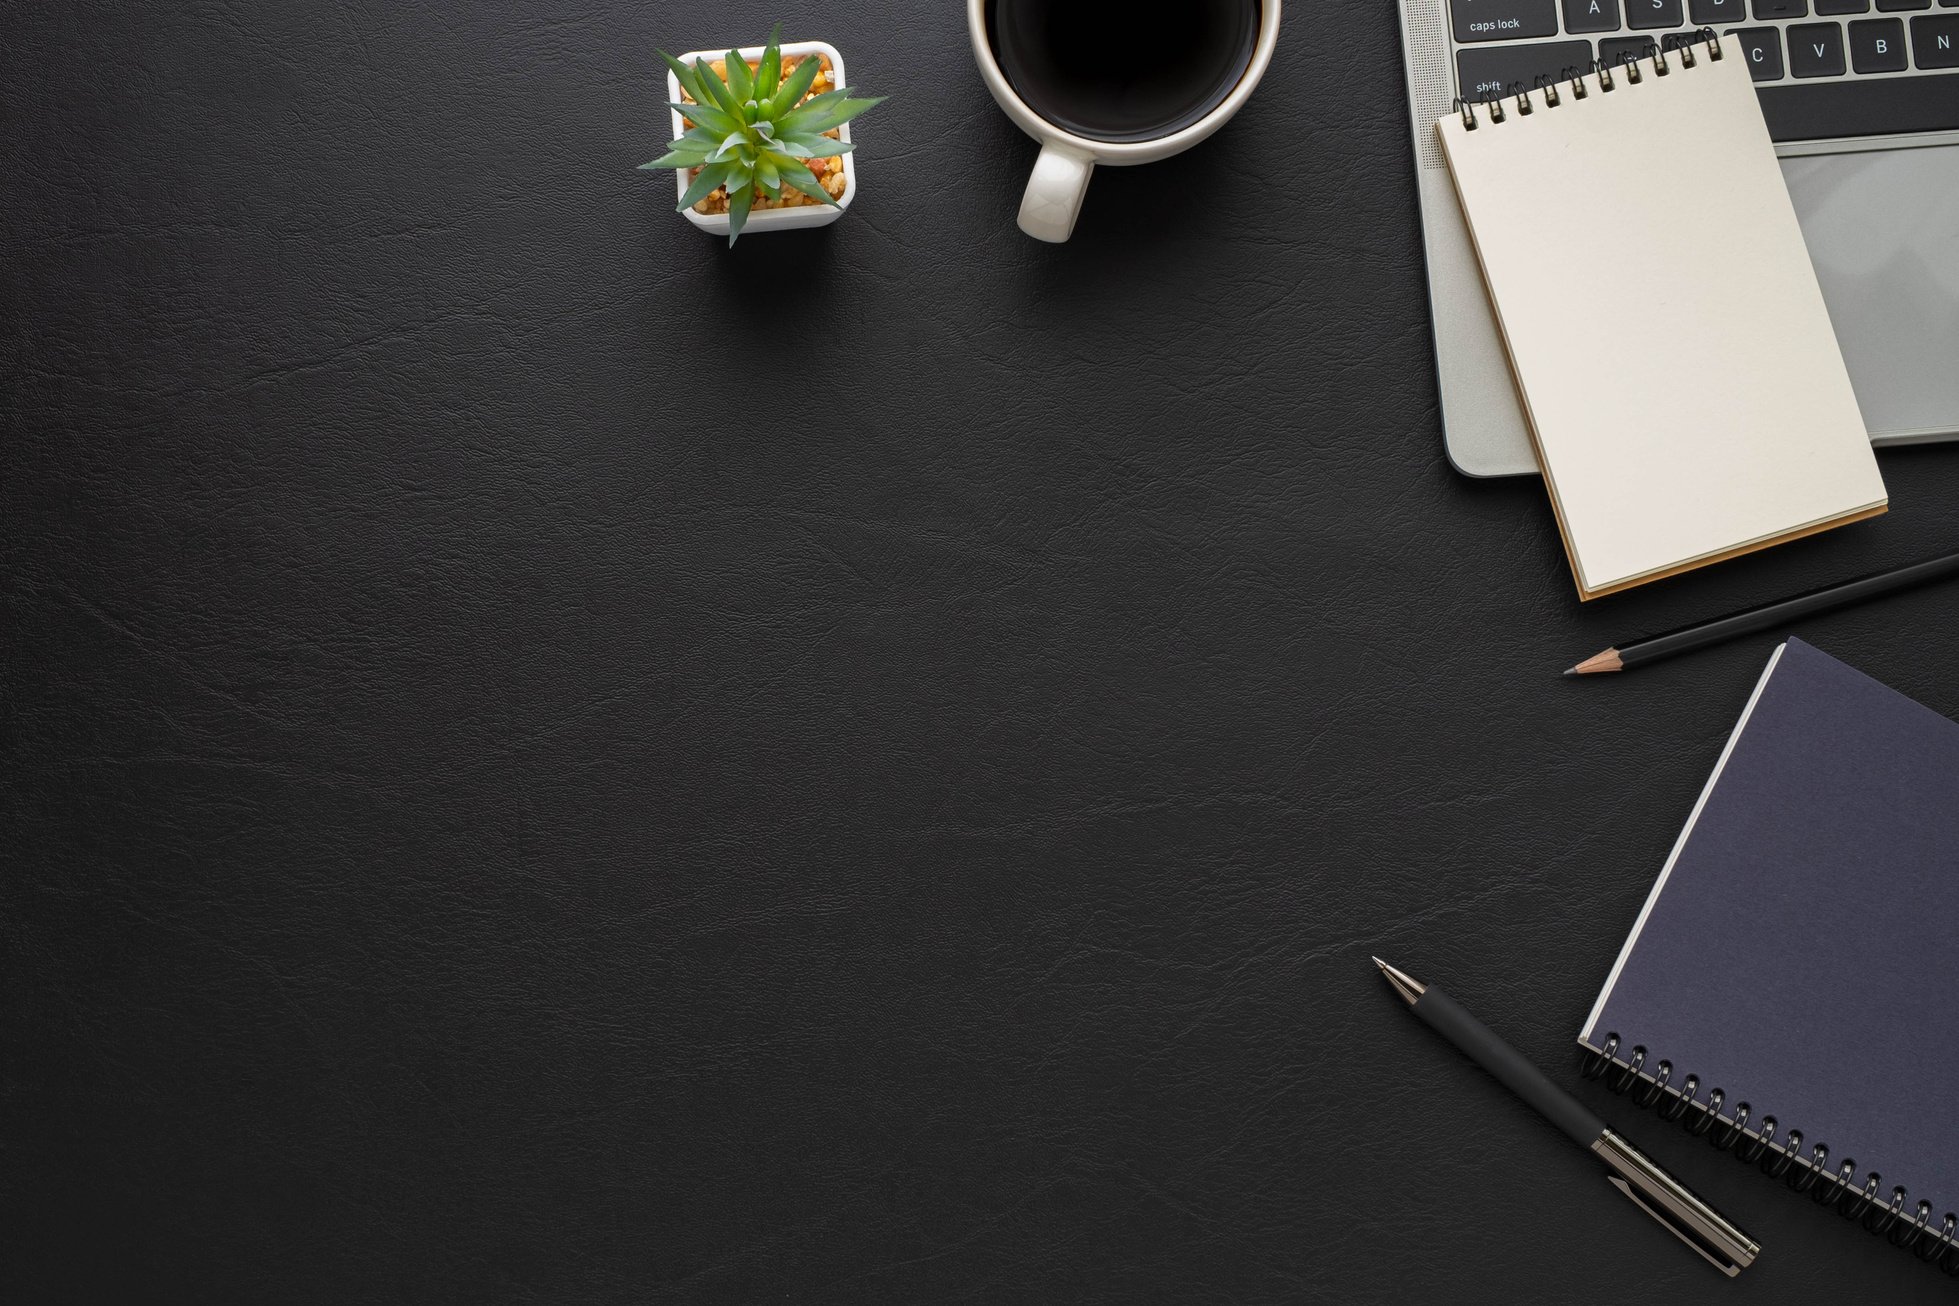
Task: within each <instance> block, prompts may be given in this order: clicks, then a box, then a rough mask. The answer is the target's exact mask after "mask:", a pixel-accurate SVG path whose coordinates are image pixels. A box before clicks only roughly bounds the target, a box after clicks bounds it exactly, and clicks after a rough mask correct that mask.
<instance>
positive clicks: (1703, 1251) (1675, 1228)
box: [1605, 1174, 1741, 1279]
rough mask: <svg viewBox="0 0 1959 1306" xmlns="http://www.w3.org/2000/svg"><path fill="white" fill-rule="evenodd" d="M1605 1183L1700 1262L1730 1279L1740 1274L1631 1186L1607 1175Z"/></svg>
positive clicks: (1613, 1176)
mask: <svg viewBox="0 0 1959 1306" xmlns="http://www.w3.org/2000/svg"><path fill="white" fill-rule="evenodd" d="M1605 1182H1607V1183H1609V1184H1611V1185H1612V1186H1613V1187H1614V1188H1617V1189H1618V1190H1619V1191H1620V1192H1622V1193H1624V1194H1625V1195H1626V1196H1627V1197H1630V1198H1631V1199H1632V1203H1633V1205H1634V1206H1637V1207H1638V1208H1639V1209H1640V1210H1642V1211H1644V1212H1646V1214H1648V1215H1650V1216H1652V1217H1653V1218H1654V1219H1655V1220H1658V1221H1659V1222H1660V1224H1661V1226H1662V1227H1664V1228H1665V1229H1666V1231H1667V1232H1668V1233H1670V1234H1672V1235H1673V1236H1674V1237H1676V1238H1678V1239H1679V1240H1680V1241H1681V1242H1683V1243H1686V1244H1687V1245H1688V1246H1689V1247H1691V1248H1693V1249H1694V1252H1695V1253H1696V1254H1697V1255H1698V1256H1699V1257H1700V1258H1701V1259H1702V1260H1704V1261H1706V1262H1707V1263H1708V1264H1709V1265H1712V1266H1713V1267H1714V1268H1715V1269H1717V1270H1719V1271H1721V1273H1723V1274H1725V1275H1727V1276H1728V1277H1729V1278H1730V1279H1732V1278H1734V1277H1735V1276H1736V1275H1737V1274H1740V1273H1741V1267H1740V1266H1739V1265H1736V1264H1735V1263H1734V1262H1733V1261H1731V1260H1729V1259H1728V1258H1726V1257H1724V1256H1716V1255H1715V1254H1714V1253H1713V1252H1711V1251H1709V1250H1708V1249H1707V1248H1706V1247H1703V1246H1702V1245H1701V1242H1700V1240H1699V1239H1698V1238H1695V1237H1694V1236H1693V1235H1692V1234H1690V1233H1688V1232H1687V1230H1685V1229H1683V1228H1681V1227H1680V1225H1679V1224H1677V1223H1675V1221H1674V1219H1673V1217H1672V1216H1670V1215H1669V1214H1668V1213H1667V1212H1666V1211H1664V1210H1662V1209H1661V1208H1660V1207H1657V1206H1655V1205H1653V1204H1652V1203H1651V1202H1649V1201H1647V1200H1646V1199H1645V1198H1644V1197H1641V1196H1640V1195H1639V1194H1638V1193H1636V1192H1634V1191H1633V1186H1632V1185H1631V1184H1629V1183H1627V1182H1626V1181H1625V1180H1623V1179H1621V1178H1620V1177H1619V1176H1618V1175H1616V1174H1612V1175H1607V1176H1606V1177H1605Z"/></svg>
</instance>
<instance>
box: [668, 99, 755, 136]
mask: <svg viewBox="0 0 1959 1306" xmlns="http://www.w3.org/2000/svg"><path fill="white" fill-rule="evenodd" d="M667 107H668V108H669V109H678V110H679V111H680V116H681V117H683V118H685V119H686V120H687V121H688V122H691V123H693V124H694V128H695V130H696V131H698V130H700V129H701V128H703V127H705V128H706V129H707V130H708V131H711V132H713V133H715V134H716V135H725V134H727V133H728V132H731V131H739V130H740V129H741V125H742V124H741V123H740V122H738V121H736V120H735V119H733V118H731V117H729V116H728V114H727V112H726V111H725V110H722V109H719V108H716V107H715V106H714V105H712V104H681V103H680V102H679V101H677V100H669V101H668V102H667ZM690 134H691V133H690Z"/></svg>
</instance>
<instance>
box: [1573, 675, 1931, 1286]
mask: <svg viewBox="0 0 1959 1306" xmlns="http://www.w3.org/2000/svg"><path fill="white" fill-rule="evenodd" d="M1578 1041H1579V1042H1580V1043H1581V1044H1583V1045H1584V1046H1586V1047H1588V1048H1590V1049H1591V1050H1592V1051H1593V1052H1594V1053H1596V1054H1598V1057H1597V1058H1595V1060H1594V1063H1593V1064H1594V1069H1595V1070H1597V1071H1603V1072H1604V1073H1606V1074H1609V1075H1610V1076H1612V1078H1613V1080H1614V1086H1615V1087H1618V1088H1621V1089H1622V1090H1630V1092H1631V1093H1632V1095H1633V1096H1634V1097H1635V1098H1636V1099H1638V1100H1639V1101H1641V1102H1642V1103H1646V1104H1650V1105H1654V1106H1657V1107H1658V1108H1659V1109H1660V1111H1661V1112H1662V1114H1667V1115H1676V1116H1680V1117H1682V1118H1683V1120H1684V1122H1685V1123H1687V1124H1688V1125H1689V1126H1691V1127H1694V1128H1696V1129H1697V1130H1699V1129H1703V1128H1704V1129H1706V1130H1707V1131H1708V1132H1709V1134H1710V1135H1711V1136H1712V1137H1713V1138H1714V1140H1715V1141H1716V1142H1717V1143H1721V1144H1723V1145H1725V1146H1729V1147H1732V1148H1734V1149H1736V1150H1738V1151H1740V1152H1741V1153H1742V1154H1743V1156H1744V1157H1756V1158H1759V1159H1760V1161H1761V1163H1762V1166H1763V1168H1764V1169H1765V1170H1768V1171H1770V1172H1771V1173H1777V1174H1781V1175H1782V1176H1783V1177H1784V1178H1785V1179H1786V1180H1787V1181H1788V1182H1789V1183H1790V1185H1791V1186H1792V1187H1800V1188H1803V1189H1806V1190H1810V1191H1811V1192H1812V1195H1813V1196H1816V1197H1818V1198H1819V1199H1823V1198H1828V1199H1829V1200H1834V1201H1837V1202H1838V1203H1839V1204H1840V1205H1841V1206H1842V1208H1843V1209H1844V1211H1845V1214H1848V1215H1855V1216H1858V1217H1860V1218H1862V1219H1863V1220H1864V1221H1865V1223H1866V1224H1867V1225H1868V1226H1871V1227H1873V1228H1882V1229H1884V1230H1885V1231H1887V1232H1888V1233H1889V1234H1890V1235H1891V1236H1893V1237H1894V1238H1897V1239H1899V1240H1901V1241H1913V1242H1916V1243H1917V1244H1918V1249H1919V1250H1920V1251H1921V1252H1923V1251H1928V1250H1931V1249H1932V1248H1933V1245H1934V1243H1935V1242H1936V1243H1940V1244H1942V1245H1943V1246H1944V1247H1945V1248H1947V1249H1949V1248H1950V1246H1951V1245H1952V1242H1953V1238H1954V1228H1953V1225H1954V1217H1953V1216H1952V1215H1951V1214H1949V1213H1950V1212H1953V1211H1955V1210H1959V1114H1955V1112H1954V1110H1953V1093H1954V1091H1955V1088H1959V725H1954V724H1953V723H1952V722H1951V721H1948V720H1947V719H1945V718H1944V717H1942V716H1940V715H1938V714H1937V713H1936V712H1933V711H1931V710H1929V709H1927V708H1925V707H1922V706H1920V705H1919V704H1917V703H1914V702H1912V701H1911V700H1910V699H1908V698H1906V697H1905V696H1904V695H1902V694H1899V693H1897V692H1896V691H1895V690H1892V689H1888V688H1886V687H1885V686H1883V685H1880V684H1879V683H1878V682H1876V681H1875V680H1872V679H1871V678H1870V677H1868V676H1866V675H1864V674H1862V673H1861V672H1858V671H1855V670H1853V669H1851V668H1850V667H1848V666H1845V665H1844V664H1843V663H1841V662H1839V661H1837V660H1836V659H1835V658H1833V657H1830V656H1829V655H1828V654H1826V653H1823V652H1820V651H1818V650H1817V649H1814V648H1812V647H1810V646H1809V645H1808V644H1805V643H1803V642H1802V641H1800V640H1795V639H1792V640H1790V641H1789V642H1788V643H1786V644H1784V645H1783V646H1782V647H1781V648H1780V649H1778V650H1776V653H1775V656H1774V657H1772V658H1771V659H1770V660H1769V665H1768V669H1767V670H1766V671H1765V672H1763V674H1762V679H1761V681H1760V683H1759V684H1757V685H1756V687H1755V693H1754V696H1753V697H1752V698H1750V699H1749V702H1748V707H1747V709H1746V710H1745V711H1744V712H1743V713H1742V715H1741V721H1740V723H1739V724H1738V725H1736V727H1735V731H1734V734H1733V735H1732V736H1731V737H1730V738H1729V740H1728V746H1727V748H1726V750H1725V751H1724V752H1723V753H1722V754H1721V760H1720V762H1719V763H1718V764H1717V765H1716V766H1715V768H1714V774H1713V776H1712V777H1711V778H1710V779H1709V780H1708V782H1707V787H1706V788H1705V789H1704V790H1703V791H1702V792H1701V796H1700V801H1699V802H1698V803H1697V804H1695V806H1694V811H1693V814H1692V815H1691V816H1690V817H1689V818H1688V819H1687V828H1686V829H1685V830H1683V831H1682V832H1681V834H1680V839H1679V841H1678V842H1677V843H1676V844H1675V845H1674V848H1673V854H1672V856H1670V857H1669V858H1668V859H1667V864H1666V868H1665V869H1664V870H1663V871H1661V873H1660V878H1659V882H1658V883H1657V884H1655V885H1654V886H1653V892H1652V894H1651V895H1650V896H1649V897H1648V898H1647V900H1646V906H1645V907H1644V909H1642V910H1641V912H1640V914H1639V920H1638V921H1637V923H1635V924H1634V926H1633V929H1632V934H1631V936H1630V937H1629V938H1627V940H1626V945H1625V948H1624V949H1623V950H1622V951H1621V952H1620V954H1619V960H1618V962H1617V963H1616V964H1615V965H1614V966H1613V968H1612V973H1611V975H1610V976H1608V977H1607V979H1606V981H1605V988H1604V990H1603V991H1602V992H1601V993H1600V994H1599V998H1598V1002H1597V1004H1596V1005H1595V1006H1594V1007H1593V1008H1592V1014H1591V1018H1590V1019H1589V1020H1587V1021H1586V1022H1585V1029H1584V1032H1583V1033H1582V1034H1580V1035H1579V1040H1578ZM1900 1189H1902V1190H1903V1191H1902V1192H1899V1191H1898V1190H1900ZM1867 1198H1868V1199H1869V1200H1866V1199H1867Z"/></svg>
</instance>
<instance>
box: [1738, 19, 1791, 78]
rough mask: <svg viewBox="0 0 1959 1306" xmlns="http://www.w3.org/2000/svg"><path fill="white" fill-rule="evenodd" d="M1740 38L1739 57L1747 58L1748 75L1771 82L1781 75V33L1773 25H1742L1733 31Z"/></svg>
mask: <svg viewBox="0 0 1959 1306" xmlns="http://www.w3.org/2000/svg"><path fill="white" fill-rule="evenodd" d="M1735 35H1736V36H1738V37H1740V38H1741V57H1742V58H1744V59H1746V60H1748V75H1749V76H1750V77H1753V78H1754V79H1755V80H1756V81H1758V82H1773V81H1777V80H1779V79H1780V78H1781V77H1782V33H1781V32H1780V31H1778V30H1777V29H1775V28H1773V27H1744V28H1742V29H1740V30H1739V31H1737V32H1736V33H1735Z"/></svg>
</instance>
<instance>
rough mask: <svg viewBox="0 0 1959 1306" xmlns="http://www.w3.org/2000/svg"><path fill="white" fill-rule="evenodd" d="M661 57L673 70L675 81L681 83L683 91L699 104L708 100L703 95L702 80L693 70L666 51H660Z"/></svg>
mask: <svg viewBox="0 0 1959 1306" xmlns="http://www.w3.org/2000/svg"><path fill="white" fill-rule="evenodd" d="M660 57H661V58H662V59H664V60H666V62H667V67H669V68H671V69H673V77H674V80H675V81H677V82H679V83H680V89H681V90H683V91H685V92H687V94H689V95H691V96H692V97H694V99H695V100H696V101H697V102H698V101H701V100H705V99H706V98H707V96H706V95H704V94H702V92H701V83H700V79H699V78H698V77H696V76H695V75H694V70H693V69H692V68H689V67H688V66H687V65H686V64H684V63H682V62H680V60H678V59H676V58H674V57H673V56H672V55H670V54H668V53H667V52H666V51H665V50H662V51H660Z"/></svg>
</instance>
